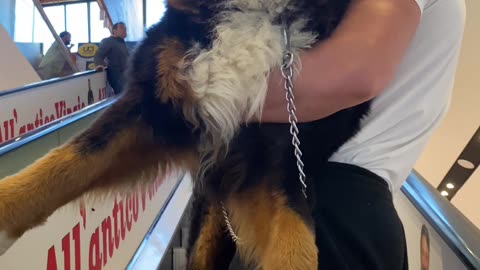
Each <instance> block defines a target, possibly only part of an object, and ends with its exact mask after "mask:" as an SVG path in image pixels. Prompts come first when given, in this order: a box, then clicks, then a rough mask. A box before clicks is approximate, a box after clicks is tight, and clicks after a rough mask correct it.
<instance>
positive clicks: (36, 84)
mask: <svg viewBox="0 0 480 270" xmlns="http://www.w3.org/2000/svg"><path fill="white" fill-rule="evenodd" d="M99 72H103V71H96V70H87V71H82V72H77V73H74V74H72V75H70V76H66V77H59V78H53V79H49V80H44V81H40V82H34V83H30V84H27V85H24V86H21V87H17V88H13V89H8V90H2V91H0V97H3V96H7V95H11V94H15V93H19V92H23V91H27V90H30V91H32V90H36V89H34V88H38V89H41V88H40V86H45V85H49V84H54V83H58V82H62V81H68V80H72V79H76V78H78V77H83V76H88V75H92V74H95V73H99Z"/></svg>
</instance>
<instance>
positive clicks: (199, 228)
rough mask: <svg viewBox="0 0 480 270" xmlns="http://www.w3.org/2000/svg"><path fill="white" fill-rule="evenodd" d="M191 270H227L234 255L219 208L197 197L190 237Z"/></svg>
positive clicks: (189, 262)
mask: <svg viewBox="0 0 480 270" xmlns="http://www.w3.org/2000/svg"><path fill="white" fill-rule="evenodd" d="M189 237H190V239H189V247H188V254H187V256H188V265H187V269H188V270H217V269H218V270H226V269H228V268H229V266H230V262H231V261H232V259H233V256H234V255H235V251H236V248H235V243H234V242H233V241H232V239H231V238H230V235H229V234H228V232H227V230H226V228H225V223H224V219H223V215H222V210H221V207H219V205H218V204H212V203H210V202H209V201H208V200H207V199H206V198H204V197H203V196H201V195H199V194H194V200H193V204H192V215H191V224H190V233H189Z"/></svg>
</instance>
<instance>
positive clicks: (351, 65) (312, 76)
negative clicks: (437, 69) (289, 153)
mask: <svg viewBox="0 0 480 270" xmlns="http://www.w3.org/2000/svg"><path fill="white" fill-rule="evenodd" d="M419 18H420V10H419V8H418V6H417V4H416V3H415V1H414V0H353V1H352V4H351V7H350V8H349V11H348V12H347V15H346V16H345V18H344V19H343V21H342V22H341V23H340V25H339V26H338V27H337V29H336V31H335V32H334V33H333V35H332V36H331V37H330V38H329V39H327V40H325V41H323V42H321V43H320V44H318V45H317V46H316V47H314V48H313V49H310V50H309V51H306V52H304V53H303V54H302V55H301V61H302V71H301V73H300V74H299V75H298V76H297V77H296V78H295V80H294V87H295V90H294V91H295V102H296V108H297V116H298V118H299V121H312V120H316V119H320V118H323V117H326V116H328V115H330V114H333V113H335V112H337V111H339V110H342V109H345V108H348V107H352V106H355V105H358V104H360V103H362V102H365V101H367V100H369V99H371V98H373V97H375V96H376V95H378V94H379V93H380V92H381V91H382V90H383V89H384V88H385V87H386V86H387V85H388V84H389V82H390V80H391V79H392V77H393V75H394V73H395V70H396V67H397V66H398V64H399V63H400V61H401V59H402V57H403V55H404V52H405V51H406V49H407V47H408V44H409V42H410V40H411V39H412V38H413V35H414V33H415V31H416V27H417V25H418V22H419ZM270 82H271V83H270V85H269V93H268V95H267V101H266V103H265V107H264V113H263V116H262V121H263V122H287V120H288V114H287V113H286V109H285V101H284V89H283V87H282V85H283V84H282V83H280V82H281V77H280V75H279V73H278V71H275V72H274V73H273V74H272V76H271V79H270Z"/></svg>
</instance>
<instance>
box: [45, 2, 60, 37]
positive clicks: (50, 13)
mask: <svg viewBox="0 0 480 270" xmlns="http://www.w3.org/2000/svg"><path fill="white" fill-rule="evenodd" d="M43 10H44V11H45V14H47V17H48V20H49V21H50V23H51V24H52V25H53V29H55V32H57V34H59V33H61V32H63V31H65V6H63V5H62V6H50V7H44V8H43Z"/></svg>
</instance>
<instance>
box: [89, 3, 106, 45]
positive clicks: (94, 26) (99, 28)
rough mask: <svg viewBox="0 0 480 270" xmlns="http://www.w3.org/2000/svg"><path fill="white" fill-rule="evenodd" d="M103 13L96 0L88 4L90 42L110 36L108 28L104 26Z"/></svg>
mask: <svg viewBox="0 0 480 270" xmlns="http://www.w3.org/2000/svg"><path fill="white" fill-rule="evenodd" d="M104 18H105V14H104V13H103V11H100V7H99V6H98V3H97V2H91V4H90V42H100V41H101V40H102V39H104V38H106V37H108V36H110V30H108V28H107V27H105V25H104V24H105V20H104Z"/></svg>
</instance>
